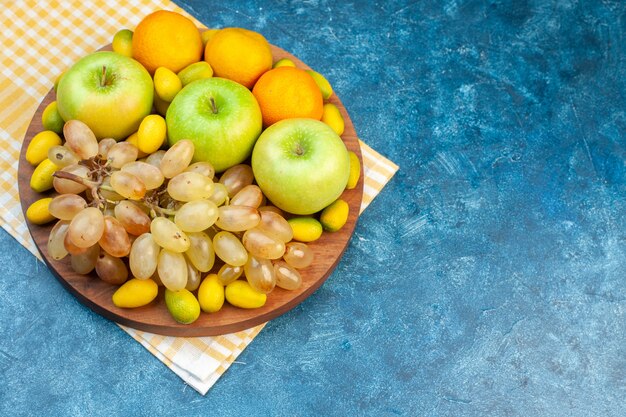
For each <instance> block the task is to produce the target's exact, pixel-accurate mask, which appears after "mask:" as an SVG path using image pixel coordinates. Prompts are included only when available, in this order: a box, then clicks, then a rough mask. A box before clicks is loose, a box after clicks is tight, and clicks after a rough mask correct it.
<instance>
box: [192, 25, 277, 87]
mask: <svg viewBox="0 0 626 417" xmlns="http://www.w3.org/2000/svg"><path fill="white" fill-rule="evenodd" d="M204 60H205V61H206V62H208V63H209V64H210V65H211V68H213V72H214V75H215V76H216V77H222V78H228V79H229V80H233V81H235V82H238V83H239V84H242V85H244V86H246V87H248V88H252V86H253V85H254V83H255V82H256V80H258V79H259V77H260V76H261V75H262V74H263V73H264V72H265V71H268V70H269V69H271V68H272V62H273V59H272V50H271V49H270V44H269V43H268V42H267V40H266V39H265V38H264V37H263V35H261V34H260V33H257V32H254V31H251V30H247V29H242V28H225V29H221V30H219V31H217V32H216V33H215V34H214V35H213V36H212V37H211V38H210V39H209V41H208V42H207V44H206V48H205V50H204Z"/></svg>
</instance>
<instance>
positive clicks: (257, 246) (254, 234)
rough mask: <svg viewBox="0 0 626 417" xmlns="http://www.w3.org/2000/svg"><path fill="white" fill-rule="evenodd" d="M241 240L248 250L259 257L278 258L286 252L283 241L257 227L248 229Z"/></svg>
mask: <svg viewBox="0 0 626 417" xmlns="http://www.w3.org/2000/svg"><path fill="white" fill-rule="evenodd" d="M241 241H242V243H243V246H244V247H245V248H246V249H247V250H248V252H250V253H251V254H252V255H254V256H256V257H259V258H265V259H278V258H280V257H282V256H283V254H284V253H285V244H284V243H283V242H282V241H280V240H278V239H275V238H273V237H272V236H269V235H268V234H267V233H265V232H264V231H262V230H260V229H259V228H257V227H254V228H252V229H249V230H246V232H245V233H244V234H243V238H242V239H241Z"/></svg>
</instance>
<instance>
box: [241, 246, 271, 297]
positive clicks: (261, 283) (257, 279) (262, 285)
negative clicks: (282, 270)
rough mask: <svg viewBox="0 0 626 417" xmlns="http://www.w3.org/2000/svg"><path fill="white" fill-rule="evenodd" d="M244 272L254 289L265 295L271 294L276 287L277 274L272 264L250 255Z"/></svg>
mask: <svg viewBox="0 0 626 417" xmlns="http://www.w3.org/2000/svg"><path fill="white" fill-rule="evenodd" d="M243 272H244V274H246V279H247V280H248V283H249V284H250V286H251V287H252V288H254V289H255V290H257V291H258V292H261V293H263V294H269V293H270V292H272V290H273V289H274V287H275V286H276V274H275V273H274V266H273V265H272V262H271V261H269V260H267V259H263V258H257V257H256V256H254V255H252V254H251V255H249V256H248V260H247V262H246V264H245V265H244V266H243Z"/></svg>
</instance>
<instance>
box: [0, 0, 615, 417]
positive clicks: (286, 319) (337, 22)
mask: <svg viewBox="0 0 626 417" xmlns="http://www.w3.org/2000/svg"><path fill="white" fill-rule="evenodd" d="M177 3H178V4H179V5H180V6H182V7H183V8H184V9H186V10H187V11H188V12H190V13H191V14H192V15H194V16H195V17H196V18H198V19H199V20H200V21H202V22H203V23H205V24H206V25H207V26H209V27H226V26H240V27H246V28H249V29H253V30H257V31H260V32H261V33H263V34H264V35H265V36H266V37H267V39H268V40H269V41H270V42H271V43H273V44H275V45H278V46H280V47H282V48H284V49H286V50H288V51H291V52H292V53H293V54H295V55H296V56H298V57H299V58H300V59H302V60H303V61H304V62H306V63H307V64H309V65H310V66H311V67H313V68H315V69H316V70H317V71H319V72H321V73H323V74H325V75H326V76H327V78H328V79H329V81H330V82H331V83H332V85H333V86H334V89H335V91H336V93H337V94H338V95H339V97H340V98H341V100H342V101H343V103H344V105H345V106H346V108H347V109H348V111H349V113H350V116H351V118H352V121H353V122H354V125H355V127H356V130H357V132H358V134H359V136H360V137H361V138H362V139H363V140H364V141H365V142H366V143H368V144H369V145H371V146H372V147H373V148H374V149H376V150H378V151H379V152H381V153H382V154H383V155H385V156H387V157H389V158H390V159H391V160H393V161H394V162H396V163H397V164H398V165H399V166H400V171H399V172H398V173H397V174H396V176H395V177H394V178H393V179H392V180H391V182H390V183H389V184H388V185H387V187H385V189H384V190H383V192H382V193H381V194H380V195H379V196H378V197H377V198H376V199H375V200H374V202H373V203H372V205H371V206H370V207H369V208H368V209H367V210H366V211H365V212H364V214H363V215H362V216H361V218H360V220H359V223H358V225H357V228H356V232H355V234H354V237H353V239H352V241H351V243H350V245H349V247H348V249H347V251H346V253H345V255H344V257H343V259H342V261H341V262H340V264H339V266H338V267H337V269H336V270H335V272H334V273H333V274H332V275H331V277H330V278H329V279H328V281H327V282H326V283H325V284H324V285H323V286H322V288H321V289H320V290H318V291H317V292H316V293H315V294H314V295H313V296H312V297H310V298H309V299H307V300H306V301H305V302H303V303H302V304H301V305H300V306H298V307H297V308H295V309H294V310H292V311H290V312H289V313H287V314H285V315H284V316H281V317H280V318H277V319H275V320H273V321H272V322H270V323H269V324H268V325H267V327H266V328H265V330H263V331H262V332H261V334H260V335H259V336H258V337H257V338H256V339H255V340H254V342H253V343H252V344H251V345H250V346H249V347H248V348H247V349H246V350H245V351H244V352H243V354H242V355H241V356H239V358H238V359H237V362H236V363H235V364H233V365H232V367H231V368H230V370H229V371H228V372H227V373H226V374H225V375H224V376H223V377H222V378H221V379H220V380H219V381H218V382H217V383H216V384H215V386H214V387H213V388H212V389H211V390H210V391H209V393H208V394H207V395H206V396H205V397H203V396H201V395H199V394H197V393H196V392H195V391H194V390H193V389H192V388H191V387H188V386H186V385H185V384H184V383H183V382H182V381H181V380H180V379H179V378H178V377H177V376H176V375H175V374H174V373H173V372H171V371H170V370H169V369H167V368H166V367H165V366H164V365H163V364H162V363H161V362H159V361H158V360H157V359H156V358H154V357H153V356H152V355H151V354H150V353H148V352H147V351H146V350H145V349H144V348H143V347H141V346H140V345H139V344H138V343H136V342H135V341H134V340H133V339H131V338H130V337H129V336H128V335H126V333H124V332H123V331H122V330H120V329H119V328H118V327H117V326H116V325H114V324H113V323H111V322H109V321H107V320H106V319H104V318H102V317H100V316H98V315H97V314H95V313H93V312H91V311H90V310H89V309H87V308H86V307H84V306H82V305H81V304H80V303H79V302H77V301H76V300H75V299H74V298H73V297H72V296H71V295H70V294H68V293H67V292H66V291H65V290H64V289H63V288H62V287H61V285H60V284H59V283H58V282H57V281H56V280H55V279H54V278H53V276H52V275H51V274H50V273H49V272H48V270H47V269H46V267H45V266H44V265H43V264H41V263H39V262H38V261H37V260H36V259H35V258H34V257H33V256H32V255H30V254H29V253H28V252H27V251H26V250H25V249H24V248H22V247H21V246H20V245H19V244H18V243H16V242H15V241H14V240H13V238H11V237H10V236H9V235H7V234H6V233H0V268H1V269H0V276H1V279H0V294H2V295H1V297H2V302H1V303H0V319H1V322H0V323H1V324H0V382H1V383H0V415H3V416H4V415H6V416H14V415H34V416H43V415H51V416H66V415H67V416H95V415H102V416H117V415H124V416H127V415H128V416H130V415H132V416H135V415H142V416H165V415H168V416H169V415H176V416H200V415H203V416H206V415H225V416H244V415H245V416H308V415H322V416H331V415H332V416H335V415H336V416H353V415H359V416H360V415H368V416H370V415H371V416H396V415H400V416H417V415H424V416H486V415H489V416H492V415H493V416H596V415H597V416H620V415H624V414H625V413H626V411H625V410H626V400H625V394H626V338H625V331H626V321H625V318H626V288H625V287H624V282H625V271H626V199H625V198H624V196H625V195H626V165H625V161H626V148H625V145H624V142H625V140H626V134H625V132H626V113H625V111H626V60H625V57H626V42H625V39H624V32H625V31H626V3H625V2H623V1H609V0H604V1H585V2H579V1H573V0H560V1H540V0H535V1H533V0H518V1H497V0H492V1H475V0H472V1H456V0H445V1H424V2H423V1H420V2H405V1H388V2H384V1H383V2H365V1H363V2H349V3H348V2H346V3H344V2H334V1H327V0H319V1H318V0H312V1H307V2H297V1H273V2H262V1H242V0H236V1H229V2H223V3H220V2H215V1H207V2H202V1H191V0H185V1H178V2H177Z"/></svg>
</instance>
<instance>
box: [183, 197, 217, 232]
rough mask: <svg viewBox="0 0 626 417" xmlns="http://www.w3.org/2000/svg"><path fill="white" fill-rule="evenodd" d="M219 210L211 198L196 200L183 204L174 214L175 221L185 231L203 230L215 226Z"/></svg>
mask: <svg viewBox="0 0 626 417" xmlns="http://www.w3.org/2000/svg"><path fill="white" fill-rule="evenodd" d="M217 215H218V210H217V206H216V205H215V203H213V202H212V201H209V200H195V201H190V202H188V203H185V204H183V206H182V207H181V208H179V209H178V211H177V212H176V215H175V216H174V222H175V223H176V225H177V226H178V227H180V229H181V230H182V231H183V232H201V231H203V230H205V229H208V228H209V227H211V226H213V224H214V223H215V220H217Z"/></svg>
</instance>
